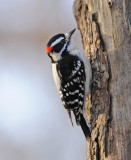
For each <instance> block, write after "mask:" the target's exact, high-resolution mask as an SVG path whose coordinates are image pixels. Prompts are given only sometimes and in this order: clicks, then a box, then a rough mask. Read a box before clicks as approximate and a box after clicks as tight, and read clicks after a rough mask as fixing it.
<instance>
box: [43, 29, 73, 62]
mask: <svg viewBox="0 0 131 160" xmlns="http://www.w3.org/2000/svg"><path fill="white" fill-rule="evenodd" d="M75 30H76V29H73V30H72V31H71V32H69V33H65V34H62V33H60V34H57V35H55V36H53V37H52V38H51V39H50V40H49V42H48V43H47V47H46V53H47V54H48V55H49V57H50V58H51V59H52V61H58V60H59V59H61V57H62V54H63V53H64V52H65V51H66V50H67V49H68V46H69V45H70V39H71V37H72V35H73V33H74V32H75Z"/></svg>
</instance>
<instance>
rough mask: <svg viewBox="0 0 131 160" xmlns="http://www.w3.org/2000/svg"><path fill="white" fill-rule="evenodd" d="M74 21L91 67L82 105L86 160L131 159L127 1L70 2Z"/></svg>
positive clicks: (129, 15) (130, 6)
mask: <svg viewBox="0 0 131 160" xmlns="http://www.w3.org/2000/svg"><path fill="white" fill-rule="evenodd" d="M73 10H74V15H75V18H76V21H77V25H78V29H79V30H80V32H81V36H82V41H83V46H84V49H85V52H86V54H87V56H88V57H89V59H90V61H91V65H92V71H93V78H94V79H96V80H97V81H99V82H100V84H101V85H102V86H103V88H101V89H100V88H99V87H97V85H96V86H94V85H93V86H92V92H91V95H90V96H89V98H88V101H87V105H86V113H87V117H88V118H89V119H90V121H91V125H92V136H91V139H90V140H88V141H87V160H129V159H131V158H130V157H131V109H130V103H131V99H129V96H130V94H131V92H130V86H131V84H130V78H131V76H130V75H131V74H130V73H131V72H130V71H131V62H130V53H131V34H130V33H131V1H129V0H99V1H98V0H75V2H74V7H73Z"/></svg>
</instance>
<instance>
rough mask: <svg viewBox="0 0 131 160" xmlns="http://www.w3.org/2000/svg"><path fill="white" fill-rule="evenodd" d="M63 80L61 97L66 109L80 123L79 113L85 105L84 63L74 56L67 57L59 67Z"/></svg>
mask: <svg viewBox="0 0 131 160" xmlns="http://www.w3.org/2000/svg"><path fill="white" fill-rule="evenodd" d="M57 71H58V75H59V77H60V79H61V89H60V96H61V99H62V102H63V104H64V106H65V108H66V109H69V110H72V111H73V112H74V115H75V118H76V122H77V124H78V123H79V112H80V110H82V109H83V105H84V92H85V70H84V64H83V62H82V61H81V60H80V59H78V58H77V57H74V56H70V55H69V56H66V57H65V58H63V59H62V60H61V61H60V62H59V63H58V66H57Z"/></svg>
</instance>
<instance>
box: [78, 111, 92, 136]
mask: <svg viewBox="0 0 131 160" xmlns="http://www.w3.org/2000/svg"><path fill="white" fill-rule="evenodd" d="M79 124H80V126H81V128H82V130H83V133H84V135H85V138H86V139H87V138H88V137H91V132H90V128H89V127H88V125H87V123H86V121H85V118H84V117H83V115H82V114H80V121H79Z"/></svg>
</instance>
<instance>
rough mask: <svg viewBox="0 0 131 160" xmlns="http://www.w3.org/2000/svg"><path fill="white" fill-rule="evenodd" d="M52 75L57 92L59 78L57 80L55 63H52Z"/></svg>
mask: <svg viewBox="0 0 131 160" xmlns="http://www.w3.org/2000/svg"><path fill="white" fill-rule="evenodd" d="M52 73H53V77H54V81H55V84H56V87H57V89H58V91H59V90H60V86H61V83H60V78H59V76H58V73H57V69H56V63H52Z"/></svg>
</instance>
